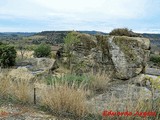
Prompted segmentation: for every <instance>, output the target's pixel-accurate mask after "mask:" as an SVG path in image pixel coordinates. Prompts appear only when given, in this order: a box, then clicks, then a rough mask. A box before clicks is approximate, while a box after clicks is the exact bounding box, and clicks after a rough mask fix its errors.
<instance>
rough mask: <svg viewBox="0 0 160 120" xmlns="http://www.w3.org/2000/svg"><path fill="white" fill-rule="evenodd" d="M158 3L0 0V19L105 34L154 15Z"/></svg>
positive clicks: (150, 0) (135, 0)
mask: <svg viewBox="0 0 160 120" xmlns="http://www.w3.org/2000/svg"><path fill="white" fill-rule="evenodd" d="M159 4H160V1H159V0H154V1H153V0H5V1H2V0H1V1H0V20H2V19H7V20H12V19H15V20H17V21H18V20H19V19H24V22H25V20H33V21H37V22H41V23H42V22H43V23H44V24H45V25H44V26H45V27H46V26H47V27H48V29H51V28H52V29H54V28H56V29H58V28H59V29H63V28H64V29H70V28H73V29H74V28H75V29H98V30H99V29H102V30H103V31H108V30H110V29H111V28H114V27H124V26H125V27H127V25H129V23H132V21H138V20H145V19H146V18H147V19H148V18H149V17H150V16H151V17H152V16H154V14H157V13H158V12H160V9H159ZM154 10H156V11H158V12H157V13H155V11H154ZM126 21H130V22H129V23H128V24H127V23H125V22H126ZM35 24H36V23H35ZM134 24H135V23H134ZM42 29H43V28H42Z"/></svg>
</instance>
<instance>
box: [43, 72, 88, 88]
mask: <svg viewBox="0 0 160 120" xmlns="http://www.w3.org/2000/svg"><path fill="white" fill-rule="evenodd" d="M90 80H91V79H90V76H87V75H82V76H79V75H76V74H66V75H64V76H61V77H56V76H47V77H46V82H47V84H48V85H53V84H55V83H57V82H58V83H68V84H69V85H72V84H75V85H77V86H79V85H81V84H85V85H89V84H90Z"/></svg>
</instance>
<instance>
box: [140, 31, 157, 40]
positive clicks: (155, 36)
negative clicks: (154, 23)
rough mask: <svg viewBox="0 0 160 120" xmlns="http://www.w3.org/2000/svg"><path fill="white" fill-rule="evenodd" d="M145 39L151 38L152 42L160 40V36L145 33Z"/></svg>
mask: <svg viewBox="0 0 160 120" xmlns="http://www.w3.org/2000/svg"><path fill="white" fill-rule="evenodd" d="M142 36H143V37H146V38H149V39H150V40H160V34H148V33H143V34H142Z"/></svg>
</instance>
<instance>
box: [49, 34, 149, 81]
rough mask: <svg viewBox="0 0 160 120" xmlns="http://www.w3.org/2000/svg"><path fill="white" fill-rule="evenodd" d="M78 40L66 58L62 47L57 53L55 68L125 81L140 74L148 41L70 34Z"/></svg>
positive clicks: (146, 58) (122, 37)
mask: <svg viewBox="0 0 160 120" xmlns="http://www.w3.org/2000/svg"><path fill="white" fill-rule="evenodd" d="M74 35H75V36H76V37H77V38H78V39H80V41H79V42H77V43H74V44H72V45H71V46H72V49H71V50H70V51H69V53H70V54H69V55H68V54H67V52H66V50H65V46H64V47H62V48H61V49H59V51H58V52H57V58H56V62H55V64H54V65H53V66H52V69H51V70H54V69H56V68H57V67H59V66H60V65H62V66H67V67H68V68H70V69H71V70H72V71H74V72H76V73H87V72H90V71H93V72H100V73H105V74H112V75H113V77H114V78H118V79H122V80H127V79H130V78H133V77H135V76H137V75H139V74H141V73H144V71H145V67H146V63H147V60H148V57H149V53H150V50H149V49H150V40H149V39H147V38H142V37H126V36H100V35H98V36H91V35H88V34H80V33H76V32H75V33H74Z"/></svg>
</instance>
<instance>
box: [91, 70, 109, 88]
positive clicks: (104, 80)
mask: <svg viewBox="0 0 160 120" xmlns="http://www.w3.org/2000/svg"><path fill="white" fill-rule="evenodd" d="M89 76H90V79H91V80H90V89H91V90H95V91H103V90H105V89H106V88H107V85H108V83H109V81H110V80H111V79H110V76H109V75H107V74H100V73H96V74H93V73H90V74H89Z"/></svg>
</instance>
